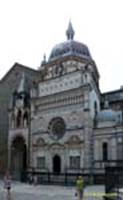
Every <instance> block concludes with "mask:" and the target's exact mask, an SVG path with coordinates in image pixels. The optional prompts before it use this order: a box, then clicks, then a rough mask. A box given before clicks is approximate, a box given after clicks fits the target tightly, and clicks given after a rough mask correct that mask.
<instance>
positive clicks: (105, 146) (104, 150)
mask: <svg viewBox="0 0 123 200" xmlns="http://www.w3.org/2000/svg"><path fill="white" fill-rule="evenodd" d="M102 154H103V155H102V159H103V161H107V160H108V144H107V142H104V143H103V144H102Z"/></svg>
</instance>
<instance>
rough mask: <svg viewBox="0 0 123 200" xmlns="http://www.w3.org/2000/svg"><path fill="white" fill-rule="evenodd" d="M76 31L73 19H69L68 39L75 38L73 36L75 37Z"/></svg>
mask: <svg viewBox="0 0 123 200" xmlns="http://www.w3.org/2000/svg"><path fill="white" fill-rule="evenodd" d="M74 33H75V32H74V29H73V26H72V23H71V21H69V24H68V29H67V31H66V35H67V39H68V40H73V38H74Z"/></svg>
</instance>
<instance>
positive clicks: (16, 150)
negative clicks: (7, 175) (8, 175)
mask: <svg viewBox="0 0 123 200" xmlns="http://www.w3.org/2000/svg"><path fill="white" fill-rule="evenodd" d="M26 169H27V146H26V144H25V140H24V138H23V137H22V136H16V137H15V138H14V139H13V141H12V144H11V171H12V174H13V177H14V178H15V179H17V180H19V179H20V178H21V173H22V171H25V170H26Z"/></svg>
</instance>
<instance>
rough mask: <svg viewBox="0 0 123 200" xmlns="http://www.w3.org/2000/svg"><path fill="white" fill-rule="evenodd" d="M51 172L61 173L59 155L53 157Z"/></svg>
mask: <svg viewBox="0 0 123 200" xmlns="http://www.w3.org/2000/svg"><path fill="white" fill-rule="evenodd" d="M53 172H54V173H57V174H59V173H60V172H61V158H60V156H59V155H55V156H54V157H53Z"/></svg>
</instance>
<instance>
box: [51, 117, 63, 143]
mask: <svg viewBox="0 0 123 200" xmlns="http://www.w3.org/2000/svg"><path fill="white" fill-rule="evenodd" d="M48 129H49V133H50V135H51V137H52V138H53V139H55V140H58V139H60V138H62V136H63V135H64V133H65V129H66V126H65V122H64V120H63V119H62V118H59V117H58V118H53V119H52V120H51V122H50V123H49V127H48Z"/></svg>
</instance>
